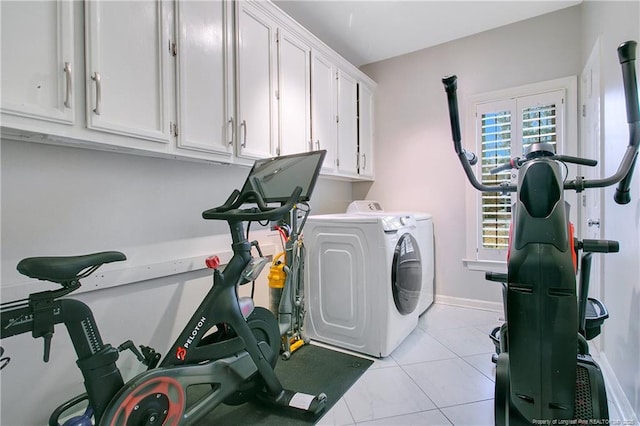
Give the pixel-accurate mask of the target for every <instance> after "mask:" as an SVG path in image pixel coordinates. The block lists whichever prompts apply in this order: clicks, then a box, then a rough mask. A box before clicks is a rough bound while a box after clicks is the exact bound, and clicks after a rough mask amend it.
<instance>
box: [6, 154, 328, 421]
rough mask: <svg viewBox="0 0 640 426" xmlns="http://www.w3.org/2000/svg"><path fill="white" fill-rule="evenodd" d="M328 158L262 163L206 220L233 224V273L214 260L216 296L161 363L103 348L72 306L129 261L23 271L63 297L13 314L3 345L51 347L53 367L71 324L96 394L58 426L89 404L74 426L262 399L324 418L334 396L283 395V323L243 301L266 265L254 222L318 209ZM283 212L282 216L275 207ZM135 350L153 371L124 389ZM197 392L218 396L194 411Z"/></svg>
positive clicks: (80, 307) (31, 301)
mask: <svg viewBox="0 0 640 426" xmlns="http://www.w3.org/2000/svg"><path fill="white" fill-rule="evenodd" d="M325 154H326V151H315V152H310V153H304V154H296V155H290V156H282V157H276V158H271V159H264V160H258V161H256V163H255V164H254V166H253V168H252V169H251V172H250V173H249V176H248V178H247V180H246V182H245V184H244V186H243V188H242V190H241V191H238V190H234V191H233V193H232V194H231V196H230V197H229V198H228V199H227V201H226V202H225V203H224V204H223V205H221V206H219V207H216V208H212V209H209V210H207V211H205V212H204V213H203V214H202V216H203V217H204V219H212V220H225V221H227V222H228V224H229V227H230V230H231V236H232V246H231V247H232V250H233V257H232V259H231V260H230V261H229V263H228V264H227V265H226V266H225V268H224V270H220V268H219V266H220V262H219V259H217V257H215V256H213V257H211V258H209V259H207V266H208V267H210V268H212V269H213V286H212V287H211V289H210V290H209V292H208V293H207V295H206V296H205V297H204V299H203V301H202V303H201V304H200V306H199V307H198V308H197V309H196V311H195V312H194V314H193V316H192V317H191V319H190V320H189V322H188V323H187V325H186V327H185V328H184V330H183V331H182V332H181V333H180V335H179V337H178V338H177V339H176V341H175V343H173V345H172V346H171V348H170V349H169V351H168V352H167V354H166V355H165V357H164V359H163V360H162V361H161V362H159V361H160V354H158V353H156V352H155V351H154V350H153V349H151V348H149V347H146V346H141V347H140V348H141V352H142V353H141V352H140V351H138V350H137V349H136V348H135V346H134V345H133V344H132V343H131V342H130V341H128V342H125V344H123V345H121V346H120V347H119V348H118V349H116V348H114V347H112V346H111V345H109V344H105V343H103V341H102V338H101V336H100V333H99V331H98V325H97V324H96V322H95V320H94V318H93V314H92V312H91V309H90V308H89V307H88V306H87V305H85V304H84V303H82V302H80V301H77V300H74V299H69V298H63V296H66V295H68V294H70V293H72V292H73V291H74V290H77V289H78V288H80V280H81V279H82V278H85V277H87V276H89V275H90V274H92V273H93V272H94V271H95V270H96V269H97V268H98V267H100V266H101V265H102V264H105V263H111V262H117V261H122V260H125V259H126V258H125V255H124V254H122V253H120V252H115V251H111V252H102V253H95V254H89V255H84V256H72V257H33V258H28V259H24V260H22V261H20V263H19V264H18V270H19V271H20V272H21V273H22V274H24V275H27V276H28V277H31V278H36V279H40V280H45V281H51V282H54V283H58V284H60V285H61V286H62V288H60V289H57V290H52V291H44V292H40V293H33V294H31V295H29V298H28V299H25V300H21V301H16V302H9V303H6V304H3V305H2V309H1V325H2V332H1V338H3V339H4V338H6V337H9V336H14V335H17V334H22V333H27V332H31V333H32V335H33V337H35V338H38V337H43V338H44V342H45V346H44V348H45V353H44V361H45V362H47V361H48V359H49V352H50V348H51V339H52V337H53V331H54V325H55V324H60V323H64V325H65V326H66V327H67V330H68V331H69V335H70V337H71V341H72V343H73V346H74V348H75V351H76V354H77V356H78V361H77V365H78V367H79V368H80V370H81V371H82V375H83V377H84V380H85V382H84V383H85V388H86V391H87V392H86V394H85V395H81V396H79V397H76V398H74V399H72V400H70V401H68V402H67V403H65V404H63V405H62V406H60V407H59V408H58V409H56V410H55V412H54V413H53V414H52V415H51V418H50V420H49V424H50V425H58V422H59V418H60V417H61V414H62V413H63V412H65V411H67V410H69V409H70V408H72V407H74V406H75V405H77V404H79V403H80V402H82V401H84V400H87V399H88V408H87V410H86V411H85V414H84V415H82V416H78V417H74V418H72V419H70V420H67V422H65V423H64V424H65V425H67V426H78V425H82V426H86V425H90V424H100V425H122V426H125V425H126V426H140V425H178V424H179V425H190V424H194V423H196V422H197V421H198V420H201V419H202V418H203V417H204V416H206V415H207V414H208V413H209V412H211V411H212V410H214V409H215V408H216V407H217V406H218V405H219V404H221V403H225V404H229V405H237V404H241V403H244V402H246V401H248V400H249V399H251V398H254V397H255V398H258V399H259V400H261V401H263V402H265V403H269V404H273V405H275V406H279V407H287V408H293V409H295V410H298V411H300V410H302V412H309V413H313V414H317V413H320V412H321V411H322V410H323V409H324V406H325V403H326V398H327V397H326V395H325V394H324V393H321V394H319V395H309V394H304V393H299V392H293V391H290V390H286V389H283V387H282V385H281V383H280V381H279V380H278V378H277V377H276V374H275V372H274V367H275V365H276V361H277V359H278V354H279V350H280V347H281V337H280V331H279V327H278V321H277V320H276V318H275V317H274V316H273V314H272V313H271V312H270V311H269V310H267V309H265V308H262V307H254V305H253V300H252V299H251V298H249V297H247V298H239V297H238V292H237V288H238V286H239V285H242V284H245V283H247V282H250V281H252V280H254V279H255V277H256V276H257V275H258V274H259V273H260V270H261V269H262V266H264V264H265V263H266V259H264V258H262V257H260V258H254V257H253V256H252V254H251V250H252V247H254V246H255V247H256V248H257V249H258V251H259V247H258V245H257V242H251V243H250V242H249V241H247V237H246V236H245V232H244V222H251V221H278V220H280V219H281V218H282V217H283V216H284V215H287V214H289V212H290V211H291V210H292V209H293V208H294V206H295V205H296V204H297V203H300V202H307V201H309V199H310V197H311V193H312V191H313V188H314V186H315V183H316V180H317V177H318V173H319V171H320V167H321V165H322V161H323V159H324V156H325ZM273 203H279V206H278V205H276V206H275V207H272V205H273ZM126 349H130V350H132V351H133V352H134V353H135V354H136V355H137V356H138V359H139V360H140V361H141V362H143V363H144V364H145V365H147V366H148V369H147V371H145V372H143V373H141V374H139V375H138V376H136V377H134V378H133V379H131V380H130V381H129V382H127V383H124V382H123V379H122V376H121V374H120V371H119V370H118V368H117V367H116V360H117V359H118V352H119V350H126ZM158 363H159V364H158ZM195 384H210V385H211V389H210V390H209V391H208V393H206V394H205V396H203V397H202V398H201V399H199V400H198V401H196V402H194V403H193V404H190V405H189V406H187V388H188V387H189V386H190V385H195ZM92 419H93V421H91V420H92Z"/></svg>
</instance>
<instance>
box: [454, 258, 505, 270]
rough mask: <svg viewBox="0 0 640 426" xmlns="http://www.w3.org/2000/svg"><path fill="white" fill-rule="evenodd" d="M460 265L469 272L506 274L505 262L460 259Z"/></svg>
mask: <svg viewBox="0 0 640 426" xmlns="http://www.w3.org/2000/svg"><path fill="white" fill-rule="evenodd" d="M462 264H463V265H464V266H465V267H466V268H467V269H469V270H470V271H483V272H507V262H505V261H496V260H474V259H462Z"/></svg>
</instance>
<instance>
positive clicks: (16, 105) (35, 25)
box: [0, 0, 78, 124]
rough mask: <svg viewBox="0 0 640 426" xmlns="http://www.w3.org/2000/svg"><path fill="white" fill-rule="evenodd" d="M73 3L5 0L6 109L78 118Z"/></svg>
mask: <svg viewBox="0 0 640 426" xmlns="http://www.w3.org/2000/svg"><path fill="white" fill-rule="evenodd" d="M72 6H73V4H72V2H69V1H64V0H59V1H51V0H47V1H38V2H35V1H2V2H0V15H1V16H2V21H1V25H0V28H1V31H2V32H1V35H2V45H1V46H2V61H1V62H2V72H1V73H0V75H1V85H2V102H1V109H2V113H3V114H9V115H14V116H23V117H28V118H36V119H40V120H47V121H52V122H58V123H65V124H73V122H74V108H75V105H74V103H75V102H74V101H73V94H74V92H75V87H73V78H72V76H73V73H75V72H76V71H77V67H78V64H75V63H74V45H73V42H74V38H73V25H74V24H73V7H72Z"/></svg>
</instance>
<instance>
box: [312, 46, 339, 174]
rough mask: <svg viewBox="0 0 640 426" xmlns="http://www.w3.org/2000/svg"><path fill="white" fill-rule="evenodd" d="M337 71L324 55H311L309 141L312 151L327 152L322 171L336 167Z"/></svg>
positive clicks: (314, 53)
mask: <svg viewBox="0 0 640 426" xmlns="http://www.w3.org/2000/svg"><path fill="white" fill-rule="evenodd" d="M336 91H337V88H336V71H335V68H334V67H333V64H332V63H331V62H330V61H329V60H328V59H326V58H325V57H324V56H322V55H320V54H318V53H317V52H313V53H312V55H311V139H312V141H313V149H316V150H317V149H326V150H327V155H326V156H325V158H324V164H323V165H322V170H323V171H332V170H334V169H335V167H336V146H337V145H336V141H337V139H338V124H337V122H336Z"/></svg>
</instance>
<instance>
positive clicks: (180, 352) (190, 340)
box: [176, 317, 207, 361]
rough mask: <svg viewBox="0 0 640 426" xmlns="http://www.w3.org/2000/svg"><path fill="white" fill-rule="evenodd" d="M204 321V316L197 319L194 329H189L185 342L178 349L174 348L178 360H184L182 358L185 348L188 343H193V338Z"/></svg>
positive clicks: (187, 346) (184, 354)
mask: <svg viewBox="0 0 640 426" xmlns="http://www.w3.org/2000/svg"><path fill="white" fill-rule="evenodd" d="M206 321H207V318H206V317H202V318H200V321H198V324H196V326H195V327H194V329H193V330H191V334H190V335H189V337H188V338H187V340H186V342H184V344H183V345H182V346H180V347H178V349H177V350H176V358H178V359H179V360H180V361H184V359H185V358H186V356H187V349H189V345H191V343H193V339H195V338H196V336H197V335H198V333H199V332H200V330H201V329H202V327H203V326H204V323H205V322H206Z"/></svg>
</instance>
